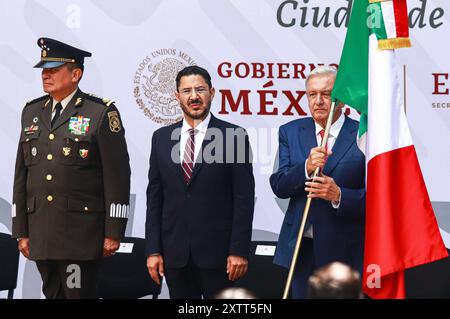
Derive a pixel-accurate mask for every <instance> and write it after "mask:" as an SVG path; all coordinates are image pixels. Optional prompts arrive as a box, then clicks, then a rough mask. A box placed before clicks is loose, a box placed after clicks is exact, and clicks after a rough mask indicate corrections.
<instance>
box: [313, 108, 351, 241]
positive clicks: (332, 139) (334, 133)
mask: <svg viewBox="0 0 450 319" xmlns="http://www.w3.org/2000/svg"><path fill="white" fill-rule="evenodd" d="M344 121H345V116H344V114H342V113H341V115H340V116H339V118H338V119H337V120H336V122H334V123H333V124H331V127H330V132H329V133H328V141H327V146H328V149H329V150H333V146H334V143H336V139H337V137H338V135H339V133H340V132H341V129H342V126H344ZM314 124H315V127H316V140H317V145H318V146H319V145H320V144H322V136H320V131H322V130H323V127H322V126H320V125H319V124H317V123H316V122H314ZM331 156H333V155H331ZM305 176H306V179H311V178H312V176H309V175H308V170H307V169H306V161H305ZM340 204H341V198H340V197H339V201H338V202H333V201H332V202H331V205H332V206H333V208H335V209H338V208H339V205H340ZM304 237H308V238H313V226H312V225H311V226H310V227H309V228H308V229H307V230H306V231H305V234H304Z"/></svg>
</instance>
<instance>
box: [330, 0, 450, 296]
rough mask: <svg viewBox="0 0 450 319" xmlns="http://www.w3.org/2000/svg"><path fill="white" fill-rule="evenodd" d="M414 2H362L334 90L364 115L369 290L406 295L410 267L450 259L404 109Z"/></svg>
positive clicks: (352, 21) (355, 9) (356, 7)
mask: <svg viewBox="0 0 450 319" xmlns="http://www.w3.org/2000/svg"><path fill="white" fill-rule="evenodd" d="M408 36H409V31H408V17H407V8H406V0H387V1H386V0H370V1H369V0H355V1H354V3H353V8H352V12H351V18H350V23H349V27H348V31H347V36H346V39H345V44H344V49H343V51H342V56H341V61H340V65H339V71H338V74H337V78H336V82H335V85H334V89H333V92H332V96H333V99H334V100H338V101H341V102H344V103H345V104H347V105H349V106H351V107H353V108H355V109H356V110H358V111H359V112H360V113H361V118H360V127H359V136H358V145H359V146H360V148H361V149H362V150H363V152H364V153H365V155H366V168H367V172H366V191H367V192H366V237H365V251H364V269H363V274H362V275H363V282H362V284H363V290H364V292H365V293H366V294H367V295H368V296H370V297H371V298H405V283H404V270H405V269H407V268H411V267H415V266H418V265H421V264H425V263H429V262H432V261H435V260H438V259H441V258H444V257H447V250H446V248H445V246H444V243H443V241H442V238H441V235H440V233H439V227H438V225H437V222H436V218H435V216H434V212H433V208H432V206H431V202H430V199H429V197H428V192H427V188H426V186H425V183H424V180H423V176H422V173H421V170H420V166H419V161H418V159H417V155H416V151H415V148H414V145H413V141H412V139H411V134H410V132H409V128H408V122H407V119H406V115H405V112H404V105H403V97H402V94H401V85H400V81H399V72H398V70H397V65H396V63H395V49H398V48H401V47H408V46H410V41H409V38H408Z"/></svg>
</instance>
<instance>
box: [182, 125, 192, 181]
mask: <svg viewBox="0 0 450 319" xmlns="http://www.w3.org/2000/svg"><path fill="white" fill-rule="evenodd" d="M188 132H189V137H188V139H187V141H186V146H185V147H184V155H183V162H182V163H181V166H182V167H183V173H184V180H185V182H186V184H188V183H189V180H190V179H191V177H192V170H193V169H194V150H195V139H194V136H195V130H194V129H193V128H191V129H189V131H188Z"/></svg>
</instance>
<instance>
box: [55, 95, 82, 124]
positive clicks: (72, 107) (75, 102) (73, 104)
mask: <svg viewBox="0 0 450 319" xmlns="http://www.w3.org/2000/svg"><path fill="white" fill-rule="evenodd" d="M82 97H83V92H81V90H80V89H78V90H77V92H76V93H75V95H74V96H73V97H72V99H71V100H70V101H69V104H67V106H66V108H65V109H64V111H63V112H62V113H61V116H60V117H59V118H58V119H57V120H56V123H55V125H54V126H53V127H52V131H54V130H56V129H57V128H58V127H60V126H61V125H63V124H64V123H65V122H67V121H68V120H69V119H70V118H71V117H72V116H74V115H75V114H77V113H78V107H79V106H81V104H82V103H81V102H82V100H80V99H82Z"/></svg>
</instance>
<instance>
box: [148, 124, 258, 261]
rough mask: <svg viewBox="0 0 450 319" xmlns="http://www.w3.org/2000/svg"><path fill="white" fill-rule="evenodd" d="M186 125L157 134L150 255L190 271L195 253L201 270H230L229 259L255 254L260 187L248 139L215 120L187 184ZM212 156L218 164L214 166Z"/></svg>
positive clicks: (153, 154) (239, 130)
mask: <svg viewBox="0 0 450 319" xmlns="http://www.w3.org/2000/svg"><path fill="white" fill-rule="evenodd" d="M181 126H182V122H178V123H176V124H174V125H171V126H168V127H163V128H160V129H158V130H157V131H155V133H154V134H153V139H152V149H151V155H150V170H149V185H148V188H147V221H146V253H147V255H151V254H154V253H160V254H161V255H162V256H163V258H164V264H165V266H166V267H169V268H181V267H183V266H185V265H186V263H187V261H188V258H189V254H191V256H192V258H193V261H194V263H195V264H196V265H197V266H199V267H201V268H224V267H225V266H226V260H227V257H228V256H229V255H238V256H243V257H247V256H248V254H249V249H250V248H249V246H250V240H251V233H252V220H253V209H254V196H255V194H254V188H255V182H254V178H253V170H252V163H251V154H250V153H251V151H250V145H249V141H248V136H247V134H246V132H245V130H243V129H242V128H239V127H237V126H235V125H233V124H230V123H227V122H225V121H222V120H219V119H217V118H215V117H214V116H211V120H210V122H209V126H208V129H207V131H206V136H205V140H204V142H203V145H202V151H201V153H200V154H202V156H200V154H199V156H198V158H197V160H196V163H195V165H194V170H193V176H192V177H191V180H190V182H189V184H186V183H185V181H184V179H183V171H182V167H181V164H180V163H179V139H180V132H181ZM227 131H228V134H229V133H230V132H235V133H236V135H235V136H233V135H231V136H230V134H229V135H227ZM171 136H173V138H171ZM233 144H234V145H233ZM239 148H241V149H240V150H239V151H237V150H238V149H239ZM171 154H173V159H172V157H171ZM208 154H213V155H214V156H215V159H216V160H215V161H213V162H212V163H211V160H210V159H209V158H208ZM243 155H245V156H243ZM202 157H203V162H201V158H202ZM238 157H241V158H238ZM227 159H228V162H227ZM239 159H240V160H241V163H236V160H239ZM174 160H175V162H174ZM176 162H178V163H176Z"/></svg>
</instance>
